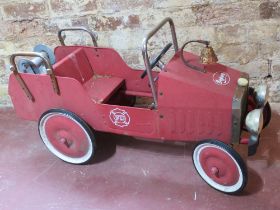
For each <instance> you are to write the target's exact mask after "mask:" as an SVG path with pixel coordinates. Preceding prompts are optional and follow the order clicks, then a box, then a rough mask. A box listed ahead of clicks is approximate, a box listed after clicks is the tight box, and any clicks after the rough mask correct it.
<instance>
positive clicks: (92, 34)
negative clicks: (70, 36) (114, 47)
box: [58, 27, 98, 47]
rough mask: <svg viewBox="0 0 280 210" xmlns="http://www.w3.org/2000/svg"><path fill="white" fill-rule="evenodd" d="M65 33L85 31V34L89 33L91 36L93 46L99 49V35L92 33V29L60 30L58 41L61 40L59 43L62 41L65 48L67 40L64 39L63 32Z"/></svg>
mask: <svg viewBox="0 0 280 210" xmlns="http://www.w3.org/2000/svg"><path fill="white" fill-rule="evenodd" d="M63 31H85V32H87V33H89V35H90V37H91V39H92V42H93V45H94V46H95V47H97V38H98V36H97V33H95V32H92V31H91V30H90V29H87V28H85V27H72V28H63V29H60V30H59V31H58V39H59V41H60V43H61V45H62V46H65V43H64V39H65V38H63V37H62V32H63Z"/></svg>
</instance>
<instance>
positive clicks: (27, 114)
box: [9, 74, 159, 139]
mask: <svg viewBox="0 0 280 210" xmlns="http://www.w3.org/2000/svg"><path fill="white" fill-rule="evenodd" d="M21 76H22V78H23V79H24V81H25V83H26V85H27V86H28V88H29V89H30V91H31V93H32V95H33V96H34V98H35V102H32V101H30V100H29V99H28V98H27V97H26V95H25V93H24V91H23V90H22V89H21V87H20V86H19V84H18V82H17V81H16V79H15V76H14V75H13V74H11V75H10V79H9V94H10V96H11V99H12V102H13V104H14V108H15V110H16V113H17V115H18V116H20V117H21V118H24V119H27V120H34V121H38V119H39V118H40V116H41V115H42V114H43V113H44V112H45V111H47V110H49V109H52V108H61V109H66V110H69V111H71V112H74V113H75V114H77V115H78V116H80V117H81V118H82V119H84V120H85V121H86V122H87V123H88V124H89V125H90V126H92V127H93V128H94V129H95V130H98V131H104V132H111V133H116V134H124V135H130V136H137V137H144V138H145V137H146V138H152V139H158V137H159V135H158V132H159V131H158V122H157V119H158V117H157V112H156V111H155V110H149V109H140V108H133V107H122V106H115V105H104V104H96V103H94V102H93V101H91V99H90V97H89V96H88V95H87V93H86V91H85V90H84V88H83V86H82V85H81V84H80V83H79V82H78V81H76V80H75V79H72V78H64V77H57V80H58V84H59V88H60V91H61V94H60V95H57V94H56V93H55V92H54V91H53V89H52V86H51V80H50V78H49V76H48V75H32V74H21ZM116 109H119V110H122V111H125V112H126V113H127V115H124V116H119V115H117V114H115V113H112V111H114V110H115V111H116ZM114 114H115V115H114ZM125 117H126V118H125ZM118 120H119V121H121V120H123V121H122V122H126V123H127V122H128V120H129V123H127V125H125V126H120V125H121V123H122V122H118Z"/></svg>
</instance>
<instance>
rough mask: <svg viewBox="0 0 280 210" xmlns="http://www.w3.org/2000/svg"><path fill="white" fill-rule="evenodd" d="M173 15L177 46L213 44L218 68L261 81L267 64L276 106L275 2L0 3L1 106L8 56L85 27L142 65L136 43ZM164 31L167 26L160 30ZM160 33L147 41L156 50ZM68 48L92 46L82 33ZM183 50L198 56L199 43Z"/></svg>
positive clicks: (279, 40) (279, 73)
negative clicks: (269, 62) (60, 32)
mask: <svg viewBox="0 0 280 210" xmlns="http://www.w3.org/2000/svg"><path fill="white" fill-rule="evenodd" d="M167 16H169V17H172V18H173V20H174V22H175V26H176V29H177V37H178V42H179V45H182V44H183V43H184V42H185V41H187V40H190V39H207V40H210V41H211V42H212V45H213V47H214V48H215V49H216V52H217V54H218V57H219V60H220V62H221V63H223V64H226V65H229V66H232V67H234V68H238V69H240V70H242V71H245V72H248V73H249V74H250V76H251V78H252V79H251V83H252V85H256V84H258V83H260V82H261V81H264V79H263V78H264V77H265V76H266V75H267V69H268V65H267V59H271V60H272V76H273V79H272V80H269V81H266V82H267V83H268V84H269V86H270V90H271V99H270V100H271V101H273V102H280V94H279V92H280V2H279V1H277V0H260V1H256V0H199V1H198V0H134V1H131V0H45V1H43V0H31V1H21V0H13V1H1V0H0V28H1V30H0V92H1V94H0V103H2V104H3V103H4V102H3V101H4V99H5V103H6V104H8V103H9V102H8V99H7V91H6V90H7V81H8V75H9V70H8V66H9V62H8V58H9V55H10V54H11V53H13V52H15V51H18V50H21V51H31V50H32V48H33V47H34V46H35V45H36V44H39V43H44V44H47V45H49V46H51V47H55V46H57V45H59V41H58V39H57V31H58V30H59V29H60V28H63V27H69V26H86V27H89V28H91V29H92V30H95V31H97V32H98V36H99V40H98V43H99V45H100V46H110V47H113V48H115V49H116V50H117V51H119V52H120V54H121V55H122V56H123V58H124V59H125V60H126V62H127V63H128V64H129V65H131V66H133V67H137V68H143V59H142V54H141V43H142V39H143V37H144V35H145V34H146V33H148V31H150V30H151V29H152V28H153V27H154V26H155V25H156V24H157V23H158V22H160V21H161V20H162V19H163V18H164V17H167ZM166 29H167V28H166ZM167 39H170V35H169V33H168V31H167V30H165V31H162V32H160V33H159V34H158V35H157V38H155V39H153V40H151V44H150V48H151V49H153V50H156V51H158V50H160V49H161V48H162V47H163V46H164V45H165V44H166V43H167V42H168V41H167ZM66 42H67V43H85V44H91V42H90V39H89V38H88V37H86V36H83V35H79V36H76V35H71V34H69V35H67V39H66ZM188 50H190V51H193V52H199V51H200V46H195V45H191V46H189V48H188Z"/></svg>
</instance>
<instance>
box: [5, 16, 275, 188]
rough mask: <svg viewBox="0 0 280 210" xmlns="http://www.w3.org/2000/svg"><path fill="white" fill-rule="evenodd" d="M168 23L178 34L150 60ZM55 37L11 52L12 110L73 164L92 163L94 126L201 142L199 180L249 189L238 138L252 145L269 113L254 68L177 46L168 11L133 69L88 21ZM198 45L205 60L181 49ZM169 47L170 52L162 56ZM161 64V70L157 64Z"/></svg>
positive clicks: (209, 51) (263, 88)
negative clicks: (53, 43) (72, 37)
mask: <svg viewBox="0 0 280 210" xmlns="http://www.w3.org/2000/svg"><path fill="white" fill-rule="evenodd" d="M166 24H169V25H170V30H171V35H172V41H171V42H170V43H168V44H167V45H166V46H165V47H164V48H163V49H162V51H161V52H160V53H159V54H158V55H157V56H156V57H155V58H154V59H150V57H149V55H148V43H149V40H150V38H151V37H153V36H154V35H155V34H156V33H157V32H158V31H159V30H160V29H161V28H162V27H163V26H164V25H166ZM64 30H83V31H87V32H89V34H90V36H91V38H92V40H93V46H76V45H73V46H66V45H65V43H64V38H66V37H63V36H62V34H63V33H65V32H63V31H64ZM74 33H75V32H74ZM58 36H59V40H60V41H61V46H57V47H56V48H55V50H54V53H53V52H52V51H51V50H50V49H49V48H47V47H45V46H43V45H39V46H36V47H35V49H34V52H19V53H15V54H13V55H11V57H10V62H11V71H12V73H11V75H10V78H9V94H10V96H11V99H12V102H13V105H14V108H15V111H16V114H17V115H18V116H19V117H21V118H23V119H26V120H33V121H38V127H39V134H40V136H41V138H42V140H43V142H44V144H45V145H46V146H47V148H48V149H49V150H50V152H52V153H53V154H54V155H55V156H57V157H58V158H60V159H62V160H64V161H66V162H68V163H72V164H84V163H87V162H88V161H90V160H91V158H93V156H94V154H95V147H96V144H95V134H96V132H98V131H101V132H109V133H114V134H123V135H129V136H133V137H138V138H139V137H140V138H144V139H150V140H161V141H184V142H197V143H198V144H197V146H196V147H195V148H194V151H193V163H194V166H195V168H196V170H197V172H198V174H199V175H200V176H201V177H202V179H203V180H204V181H205V182H206V183H208V184H209V185H210V186H211V187H213V188H215V189H216V190H218V191H222V192H224V193H228V194H233V193H237V192H240V191H242V190H243V188H244V187H245V185H246V182H247V169H246V164H245V163H244V161H243V159H242V158H241V156H240V155H239V154H238V152H237V151H236V150H235V149H234V148H233V145H236V144H247V145H248V152H249V155H253V154H254V153H255V152H256V148H257V146H258V143H259V140H260V133H261V131H262V129H263V128H264V127H265V126H267V125H268V123H269V120H270V115H271V110H270V106H269V103H268V102H267V98H268V90H267V87H266V86H265V85H260V86H258V87H256V88H255V89H253V88H251V87H249V78H248V74H246V73H243V72H240V71H238V70H235V69H232V68H230V67H227V66H225V65H221V64H218V63H217V57H216V55H215V53H214V50H213V48H212V47H211V46H210V43H209V42H208V41H203V40H192V41H189V42H187V43H185V44H184V45H183V46H182V47H181V48H179V47H178V42H177V38H176V32H175V26H174V23H173V21H172V19H170V18H166V19H164V20H163V21H162V22H161V23H160V24H159V25H158V26H156V27H155V28H154V29H153V30H152V31H151V32H150V33H148V34H147V36H146V37H145V38H144V40H143V46H142V54H143V58H144V63H145V67H146V69H145V70H144V71H139V70H135V69H132V68H130V67H129V66H128V65H127V64H126V63H125V62H124V61H123V59H122V58H121V56H120V55H119V54H118V53H117V52H116V51H115V50H114V49H111V48H105V47H98V46H97V41H96V40H97V39H96V38H97V36H96V34H95V33H93V32H91V31H89V30H87V29H85V28H71V29H63V30H60V31H59V33H58ZM192 42H196V43H198V44H199V45H203V46H204V47H203V51H202V54H201V57H199V56H196V55H194V54H192V53H190V52H186V51H185V50H184V48H185V47H186V45H187V44H189V43H192ZM171 48H172V49H173V50H174V55H173V56H172V58H171V59H170V60H169V61H168V62H166V63H163V61H162V57H163V56H164V55H165V54H166V53H167V51H168V50H170V49H171ZM170 52H172V51H170ZM172 53H173V52H172ZM30 57H32V58H30ZM156 66H157V67H158V68H159V69H160V71H153V69H155V67H156Z"/></svg>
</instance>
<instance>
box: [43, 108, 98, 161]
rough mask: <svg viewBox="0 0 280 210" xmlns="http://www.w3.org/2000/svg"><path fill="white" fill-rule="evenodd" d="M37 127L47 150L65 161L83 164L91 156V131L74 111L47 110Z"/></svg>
mask: <svg viewBox="0 0 280 210" xmlns="http://www.w3.org/2000/svg"><path fill="white" fill-rule="evenodd" d="M38 127H39V134H40V136H41V139H42V140H43V142H44V144H45V145H46V146H47V148H48V149H49V151H50V152H51V153H53V154H54V155H55V156H57V157H58V158H60V159H62V160H64V161H65V162H68V163H72V164H83V163H86V162H88V161H89V160H90V159H91V158H92V157H93V155H94V149H95V145H94V142H95V138H94V135H93V132H92V130H91V129H90V128H89V126H88V125H87V124H86V123H85V122H84V121H83V120H82V119H81V118H79V117H78V116H77V115H75V114H74V113H71V112H69V111H66V110H62V109H52V110H49V111H47V112H45V113H44V114H43V115H42V116H41V118H40V120H39V125H38Z"/></svg>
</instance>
